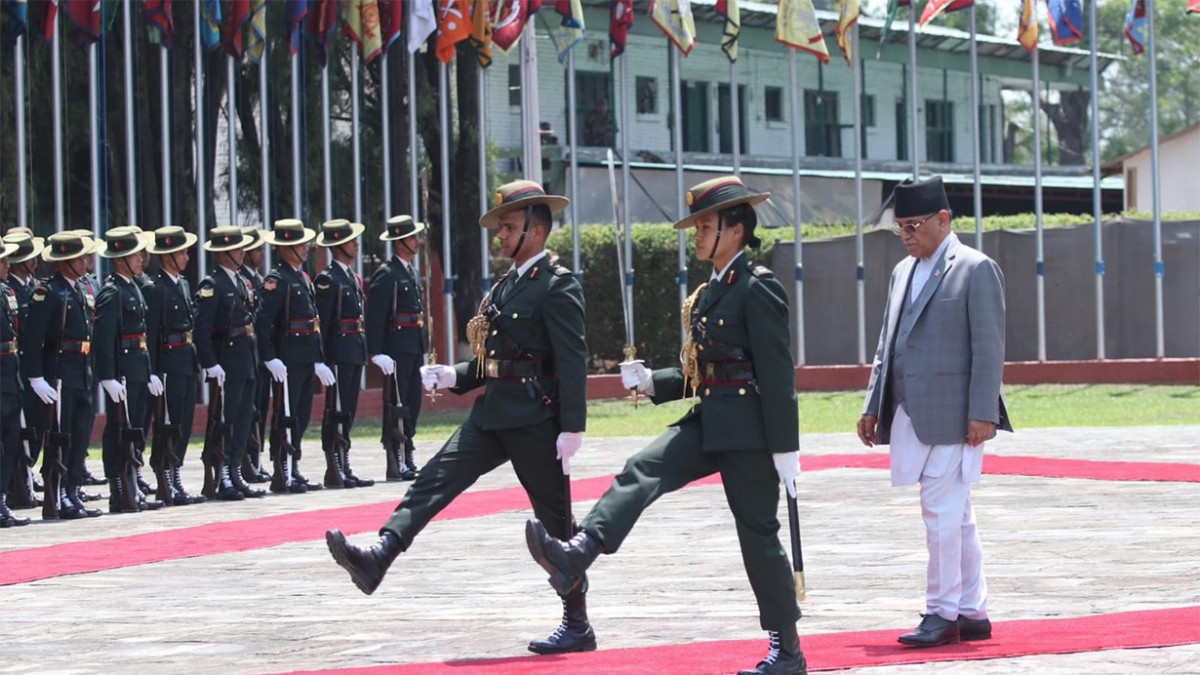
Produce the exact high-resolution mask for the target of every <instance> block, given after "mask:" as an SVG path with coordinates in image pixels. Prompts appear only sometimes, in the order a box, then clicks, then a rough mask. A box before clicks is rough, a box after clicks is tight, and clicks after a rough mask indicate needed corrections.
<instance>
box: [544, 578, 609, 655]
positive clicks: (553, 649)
mask: <svg viewBox="0 0 1200 675" xmlns="http://www.w3.org/2000/svg"><path fill="white" fill-rule="evenodd" d="M562 604H563V618H562V623H561V624H559V626H558V629H557V630H555V631H554V632H553V633H551V634H550V637H548V638H546V639H545V640H534V641H533V642H530V643H529V651H531V652H533V653H534V654H566V653H568V652H591V651H595V650H596V634H595V633H594V632H592V624H590V623H588V617H587V594H586V593H584V592H583V591H582V590H576V591H575V592H574V593H571V594H570V595H568V596H567V597H565V598H563V599H562Z"/></svg>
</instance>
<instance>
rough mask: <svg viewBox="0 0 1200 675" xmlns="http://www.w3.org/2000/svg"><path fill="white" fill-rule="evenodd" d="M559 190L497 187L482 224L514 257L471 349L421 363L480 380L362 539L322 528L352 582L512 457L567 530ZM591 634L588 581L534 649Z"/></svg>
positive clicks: (485, 306) (550, 517) (572, 399)
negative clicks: (460, 415)
mask: <svg viewBox="0 0 1200 675" xmlns="http://www.w3.org/2000/svg"><path fill="white" fill-rule="evenodd" d="M566 205H567V199H566V198H565V197H559V196H556V195H547V194H546V193H545V191H544V190H543V189H542V186H541V185H539V184H537V183H535V182H532V181H515V182H512V183H508V184H506V185H503V186H501V187H500V189H499V191H498V192H497V193H496V207H495V208H493V209H492V210H491V211H488V212H487V213H485V214H484V215H483V216H482V217H481V218H480V219H479V224H480V225H482V226H483V227H486V228H488V229H494V230H496V237H497V239H498V240H499V241H500V248H501V251H502V252H503V254H504V256H505V257H508V258H511V259H512V260H513V268H512V269H511V270H509V272H508V273H507V274H506V275H505V276H504V277H502V278H501V279H500V280H499V281H498V282H497V283H496V285H495V286H494V287H493V288H492V290H491V292H490V293H489V294H488V295H487V296H486V297H485V298H484V300H483V303H482V304H481V305H480V315H479V316H477V317H476V318H474V319H472V320H471V324H469V326H468V332H469V334H470V336H471V338H472V340H471V345H472V347H473V348H474V350H475V358H474V359H472V360H471V361H470V362H465V363H459V364H458V365H456V366H446V365H429V366H422V367H421V371H422V372H421V378H422V384H423V385H424V386H425V387H427V388H430V389H431V388H433V387H434V386H435V385H436V386H438V387H440V388H445V389H450V390H452V391H454V392H455V393H460V394H461V393H465V392H468V391H471V390H473V389H476V388H479V387H483V388H484V389H485V391H484V393H483V395H482V396H480V397H479V398H477V399H476V400H475V407H474V408H472V410H471V414H470V417H469V418H468V419H467V421H466V422H464V423H463V425H462V426H461V427H459V429H458V431H456V432H454V435H452V436H451V437H450V440H449V441H447V442H446V444H445V445H444V446H442V449H441V450H439V451H438V453H437V454H436V455H434V456H433V458H431V459H430V460H429V462H428V463H427V464H426V465H425V466H424V467H423V468H422V469H421V473H420V475H419V476H417V479H416V481H414V482H413V484H412V486H411V487H410V488H409V490H408V494H406V495H405V496H404V500H403V501H401V502H400V505H399V506H397V507H396V511H395V513H393V514H392V516H391V518H389V519H388V522H387V523H386V524H384V526H383V529H382V530H380V539H379V541H378V542H377V543H376V544H375V545H373V546H371V547H369V548H364V547H359V546H355V545H352V544H349V543H348V542H347V541H346V538H345V536H344V535H343V534H342V533H341V532H340V531H338V530H330V531H328V532H326V533H325V541H326V543H327V544H328V545H329V550H330V553H332V554H333V558H334V560H336V561H337V563H338V564H339V565H341V566H342V567H344V568H345V569H346V570H347V571H348V572H349V573H350V578H351V580H352V581H353V582H354V584H355V585H356V586H358V588H359V590H361V591H362V592H364V593H368V594H370V593H372V592H374V591H375V589H376V588H377V587H378V586H379V584H380V582H381V581H383V576H384V574H385V573H386V572H387V570H388V568H389V567H390V566H391V564H392V563H393V562H394V561H395V560H396V558H397V557H398V556H399V555H400V553H402V552H403V551H405V550H406V549H408V548H409V546H411V545H412V542H413V540H414V539H415V538H416V536H417V535H418V534H419V533H420V532H421V530H422V529H424V528H425V526H426V525H427V524H429V522H430V521H431V520H432V519H433V518H434V516H436V515H437V514H438V513H439V512H440V511H441V510H442V509H444V508H445V507H446V506H447V505H448V504H449V503H450V502H451V501H452V500H453V499H454V498H455V497H457V496H458V495H459V494H461V493H462V492H463V490H466V489H467V488H468V487H470V486H471V485H472V484H473V483H475V481H476V480H478V479H479V477H480V476H482V475H483V474H485V473H487V472H489V471H491V470H492V469H495V468H496V467H498V466H500V465H501V464H503V463H504V462H507V461H511V462H512V467H513V470H514V471H516V473H517V476H518V477H519V478H520V480H521V485H522V486H523V487H524V488H525V491H526V492H527V493H528V495H529V501H530V503H531V504H532V505H533V512H534V514H536V515H537V517H538V518H540V519H541V520H543V521H544V522H546V523H547V526H548V527H550V528H553V531H554V532H555V533H556V534H557V535H558V536H561V537H564V538H566V537H569V536H570V535H571V534H572V531H573V523H570V522H568V521H569V520H570V513H571V511H570V503H569V499H570V497H569V495H568V491H567V489H566V481H565V480H564V476H565V475H566V474H568V473H569V467H570V460H571V457H573V456H574V455H575V453H576V452H577V451H578V450H579V448H580V446H581V445H582V444H583V430H584V424H585V422H586V419H587V405H586V398H587V361H588V351H587V344H586V343H585V341H584V306H583V289H582V287H581V286H580V285H579V280H577V279H576V278H575V277H574V276H573V275H572V274H571V271H570V270H568V269H566V268H564V267H560V266H558V265H553V264H551V263H550V261H549V259H548V258H547V256H546V250H545V247H546V237H548V236H549V235H550V227H551V225H552V223H553V221H552V220H551V219H552V217H553V214H555V213H558V212H560V211H562V210H563V209H564V208H566ZM595 648H596V636H595V634H594V633H593V632H592V627H591V624H590V623H589V622H588V617H587V602H586V596H585V589H584V588H582V587H579V588H575V589H573V590H571V591H570V592H569V593H564V594H563V620H562V623H561V624H560V626H559V627H558V630H556V631H555V632H554V633H553V634H551V635H550V637H548V638H546V639H544V640H535V641H533V642H531V643H530V644H529V649H530V651H533V652H536V653H539V654H554V653H565V652H583V651H591V650H594V649H595Z"/></svg>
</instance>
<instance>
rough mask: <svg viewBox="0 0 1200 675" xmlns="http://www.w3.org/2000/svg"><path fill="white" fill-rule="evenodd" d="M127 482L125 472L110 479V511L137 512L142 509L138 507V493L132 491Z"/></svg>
mask: <svg viewBox="0 0 1200 675" xmlns="http://www.w3.org/2000/svg"><path fill="white" fill-rule="evenodd" d="M127 483H128V480H127V479H126V477H125V474H124V472H122V473H119V474H117V476H116V477H115V478H109V479H108V512H109V513H137V512H138V511H140V510H141V509H139V508H138V501H137V495H136V494H131V493H130V491H129V486H128V485H127ZM136 489H137V488H134V490H135V491H136Z"/></svg>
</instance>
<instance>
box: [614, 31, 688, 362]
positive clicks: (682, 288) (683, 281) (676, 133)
mask: <svg viewBox="0 0 1200 675" xmlns="http://www.w3.org/2000/svg"><path fill="white" fill-rule="evenodd" d="M667 52H668V53H669V54H670V59H671V102H672V106H671V108H672V110H671V115H672V124H671V135H672V136H673V137H674V143H675V194H676V197H675V212H676V213H677V214H679V215H678V218H679V219H680V220H682V219H683V217H684V214H685V209H687V205H686V204H684V201H683V200H684V192H683V191H684V187H683V80H682V78H681V77H680V73H679V50H677V49H675V48H674V47H673V46H671V45H670V44H669V43H668V44H667ZM627 58H629V56H628V55H627V54H622V55H621V61H622V62H624V61H625V59H627ZM622 80H624V78H622ZM621 161H622V163H624V161H625V158H624V157H622V158H621ZM676 283H677V284H678V286H679V306H680V307H682V306H683V304H684V303H685V302H687V297H688V274H687V238H686V237H685V236H684V234H683V230H680V231H679V277H678V278H677V279H676ZM679 338H680V340H685V339H687V336H686V334H685V333H684V331H683V327H682V326H681V327H680V329H679Z"/></svg>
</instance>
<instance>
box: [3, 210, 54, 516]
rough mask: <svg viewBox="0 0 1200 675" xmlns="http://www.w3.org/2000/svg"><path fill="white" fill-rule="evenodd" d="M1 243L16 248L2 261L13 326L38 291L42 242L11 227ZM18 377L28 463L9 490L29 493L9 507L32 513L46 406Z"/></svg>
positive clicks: (12, 496)
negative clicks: (10, 296) (11, 298)
mask: <svg viewBox="0 0 1200 675" xmlns="http://www.w3.org/2000/svg"><path fill="white" fill-rule="evenodd" d="M4 241H5V242H6V243H8V244H12V245H14V246H16V250H14V251H13V252H12V254H11V255H10V256H8V258H6V259H5V260H6V261H7V262H8V263H9V270H8V281H7V283H8V287H9V288H11V289H12V291H13V294H14V295H15V297H16V299H17V312H16V313H15V314H14V315H13V320H14V322H15V321H16V320H17V318H18V317H19V316H20V314H21V312H24V311H25V308H26V307H27V306H28V305H29V300H30V298H32V297H33V289H34V288H37V285H38V280H37V266H38V262H39V261H40V260H41V257H42V249H43V248H44V247H45V241H44V240H43V239H42V238H41V237H35V236H33V232H32V231H31V230H29V228H21V227H14V228H12V229H10V230H9V231H8V234H6V235H5V236H4ZM17 377H18V379H19V380H20V383H21V389H22V394H21V405H22V407H23V408H24V410H25V426H26V429H29V430H30V431H31V434H30V438H29V439H28V443H29V459H28V460H27V461H24V462H18V463H17V467H16V470H15V473H14V475H13V479H12V481H11V482H10V487H12V488H15V487H16V482H17V481H24V483H25V485H27V486H29V488H30V489H25V490H15V489H11V490H10V492H9V498H8V505H9V507H10V508H13V509H32V508H36V507H38V506H41V505H42V503H41V501H40V500H39V499H38V498H37V493H38V492H39V491H40V490H41V489H42V488H41V486H39V485H38V484H37V482H36V481H35V480H34V471H33V466H34V465H35V464H36V463H37V460H38V455H39V454H40V453H41V450H42V442H41V441H42V431H43V430H44V428H45V424H44V422H45V414H44V411H45V408H46V406H45V404H43V403H42V402H41V400H40V399H39V398H38V397H37V394H35V393H33V389H32V388H31V387H30V386H29V381H28V380H27V379H25V376H24V375H23V374H22V373H21V372H20V371H19V370H18V372H17Z"/></svg>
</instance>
